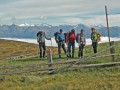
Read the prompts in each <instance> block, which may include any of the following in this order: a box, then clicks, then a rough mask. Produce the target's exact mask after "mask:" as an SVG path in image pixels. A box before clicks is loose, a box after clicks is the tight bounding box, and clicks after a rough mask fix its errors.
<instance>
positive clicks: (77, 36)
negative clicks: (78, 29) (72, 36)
mask: <svg viewBox="0 0 120 90" xmlns="http://www.w3.org/2000/svg"><path fill="white" fill-rule="evenodd" d="M79 35H80V34H79V33H78V34H77V35H76V42H77V43H78V38H79Z"/></svg>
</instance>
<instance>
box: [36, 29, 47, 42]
mask: <svg viewBox="0 0 120 90" xmlns="http://www.w3.org/2000/svg"><path fill="white" fill-rule="evenodd" d="M37 42H45V34H43V31H39V32H38V33H37Z"/></svg>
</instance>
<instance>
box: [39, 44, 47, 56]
mask: <svg viewBox="0 0 120 90" xmlns="http://www.w3.org/2000/svg"><path fill="white" fill-rule="evenodd" d="M39 49H40V58H42V52H43V57H45V53H46V45H45V42H39Z"/></svg>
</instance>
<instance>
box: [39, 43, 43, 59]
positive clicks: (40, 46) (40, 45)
mask: <svg viewBox="0 0 120 90" xmlns="http://www.w3.org/2000/svg"><path fill="white" fill-rule="evenodd" d="M39 49H40V58H42V43H40V42H39Z"/></svg>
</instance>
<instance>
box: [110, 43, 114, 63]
mask: <svg viewBox="0 0 120 90" xmlns="http://www.w3.org/2000/svg"><path fill="white" fill-rule="evenodd" d="M110 45H111V46H113V45H114V41H111V42H110ZM110 52H111V54H115V47H114V46H113V47H112V48H110ZM111 61H112V62H115V55H111Z"/></svg>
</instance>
